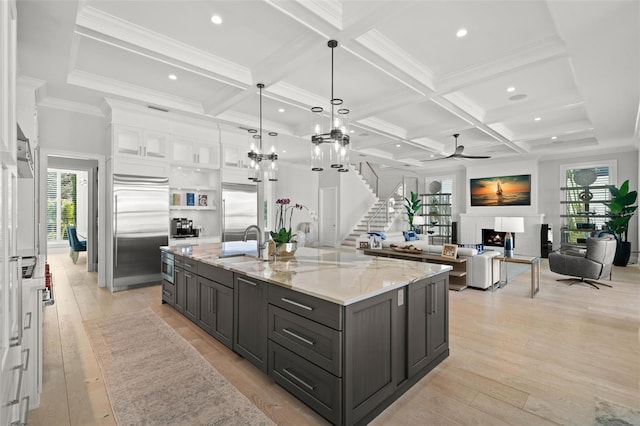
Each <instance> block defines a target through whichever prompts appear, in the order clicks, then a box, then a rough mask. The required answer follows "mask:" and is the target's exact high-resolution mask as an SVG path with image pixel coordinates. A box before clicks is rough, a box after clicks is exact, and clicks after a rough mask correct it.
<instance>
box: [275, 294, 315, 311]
mask: <svg viewBox="0 0 640 426" xmlns="http://www.w3.org/2000/svg"><path fill="white" fill-rule="evenodd" d="M280 300H282V301H283V302H287V303H290V304H292V305H293V306H297V307H298V308H302V309H306V310H307V311H313V308H312V307H310V306H307V305H303V304H302V303H298V302H294V301H293V300H291V299H287V298H286V297H282V298H280Z"/></svg>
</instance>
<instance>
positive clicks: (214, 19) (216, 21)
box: [211, 15, 222, 25]
mask: <svg viewBox="0 0 640 426" xmlns="http://www.w3.org/2000/svg"><path fill="white" fill-rule="evenodd" d="M211 22H213V23H214V24H216V25H220V24H222V18H221V17H220V15H212V16H211Z"/></svg>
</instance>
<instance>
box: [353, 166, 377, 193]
mask: <svg viewBox="0 0 640 426" xmlns="http://www.w3.org/2000/svg"><path fill="white" fill-rule="evenodd" d="M363 164H364V165H365V167H363V166H362V165H363ZM358 173H360V176H362V178H363V179H364V180H365V181H367V183H368V184H369V185H371V186H372V187H373V191H374V192H375V194H376V197H377V196H378V181H379V180H380V178H379V177H378V174H377V173H376V171H375V170H374V169H373V166H372V165H371V163H369V162H368V161H365V162H364V163H363V162H362V161H361V162H360V166H359V167H358ZM365 173H366V174H367V175H369V176H371V177H369V178H368V177H367V176H365Z"/></svg>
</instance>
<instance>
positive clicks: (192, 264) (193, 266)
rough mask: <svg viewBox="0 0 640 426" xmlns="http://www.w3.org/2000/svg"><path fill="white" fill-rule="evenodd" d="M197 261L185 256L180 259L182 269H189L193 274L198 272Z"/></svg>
mask: <svg viewBox="0 0 640 426" xmlns="http://www.w3.org/2000/svg"><path fill="white" fill-rule="evenodd" d="M198 263H200V262H198V261H197V260H193V259H191V258H188V257H185V258H184V260H183V261H182V269H184V270H185V271H189V272H191V273H193V274H197V273H198Z"/></svg>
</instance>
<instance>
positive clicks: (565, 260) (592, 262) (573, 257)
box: [549, 235, 616, 289]
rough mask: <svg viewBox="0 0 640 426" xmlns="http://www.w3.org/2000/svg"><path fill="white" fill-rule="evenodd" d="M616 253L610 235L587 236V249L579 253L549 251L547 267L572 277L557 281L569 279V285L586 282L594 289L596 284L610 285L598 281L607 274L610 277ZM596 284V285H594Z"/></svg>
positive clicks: (613, 238)
mask: <svg viewBox="0 0 640 426" xmlns="http://www.w3.org/2000/svg"><path fill="white" fill-rule="evenodd" d="M615 255H616V239H615V237H614V236H612V235H602V236H601V237H599V238H587V251H586V252H585V253H579V252H575V251H567V252H565V253H558V252H553V253H549V269H551V272H555V273H556V274H562V275H571V276H573V277H574V278H562V279H558V281H569V285H573V284H579V283H582V284H588V285H590V286H592V287H595V288H596V289H600V287H598V285H603V286H606V287H611V285H609V284H605V283H602V282H598V281H593V280H599V279H602V278H605V277H607V276H609V279H611V265H612V264H613V258H614V257H615ZM596 284H597V285H596Z"/></svg>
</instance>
